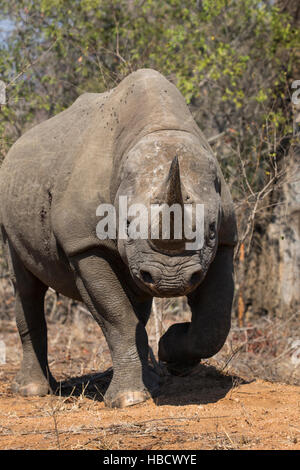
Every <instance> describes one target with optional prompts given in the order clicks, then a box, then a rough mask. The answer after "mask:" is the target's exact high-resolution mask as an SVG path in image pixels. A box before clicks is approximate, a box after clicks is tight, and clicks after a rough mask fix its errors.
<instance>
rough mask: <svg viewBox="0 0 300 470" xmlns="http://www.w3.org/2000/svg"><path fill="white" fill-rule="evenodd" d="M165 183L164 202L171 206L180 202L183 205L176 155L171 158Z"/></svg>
mask: <svg viewBox="0 0 300 470" xmlns="http://www.w3.org/2000/svg"><path fill="white" fill-rule="evenodd" d="M165 184H166V191H165V198H164V199H165V200H164V202H165V203H166V204H168V205H169V206H171V205H172V204H180V205H181V206H182V207H183V197H182V191H181V182H180V169H179V162H178V157H177V155H176V156H175V157H174V158H173V160H172V163H171V167H170V170H169V174H168V177H167V180H166V182H165Z"/></svg>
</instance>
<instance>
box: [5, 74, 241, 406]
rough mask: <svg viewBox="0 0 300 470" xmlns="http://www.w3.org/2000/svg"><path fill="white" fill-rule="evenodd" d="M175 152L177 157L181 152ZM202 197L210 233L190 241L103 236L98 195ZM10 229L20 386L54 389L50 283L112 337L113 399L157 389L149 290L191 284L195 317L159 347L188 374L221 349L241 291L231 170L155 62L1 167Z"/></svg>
mask: <svg viewBox="0 0 300 470" xmlns="http://www.w3.org/2000/svg"><path fill="white" fill-rule="evenodd" d="M172 162H173V163H172ZM120 195H127V196H128V198H129V204H130V203H131V202H142V203H144V204H146V205H147V206H149V204H150V203H151V202H157V201H159V202H161V201H166V199H167V200H168V201H172V200H179V199H180V200H181V203H184V202H189V203H194V204H195V203H202V204H203V203H204V205H205V244H204V247H203V248H202V249H201V250H198V251H194V252H187V251H185V249H184V246H183V245H182V244H180V242H179V244H178V243H177V242H175V243H174V240H173V241H172V240H171V241H165V240H157V241H156V242H153V241H150V242H149V241H148V240H130V239H129V240H127V241H124V240H117V241H115V240H105V241H101V240H99V239H98V238H97V236H96V225H97V222H99V218H98V217H97V216H96V208H97V206H98V205H99V204H100V203H101V202H112V203H114V204H115V205H116V206H118V198H119V196H120ZM0 200H1V207H0V226H1V232H2V236H3V240H4V247H5V253H6V256H7V260H8V264H9V269H10V273H11V277H12V280H13V283H14V285H15V291H16V317H17V326H18V329H19V333H20V337H21V341H22V345H23V361H22V365H21V369H20V371H19V373H18V374H17V376H16V378H15V380H14V382H13V384H12V389H13V390H14V391H15V392H18V393H20V394H22V395H45V394H46V393H48V391H49V387H51V388H52V389H53V388H55V380H54V378H53V377H52V375H51V373H50V370H49V367H48V362H47V331H46V323H45V318H44V296H45V292H46V290H47V288H48V286H50V287H52V288H53V289H55V290H56V291H57V292H59V293H61V294H64V295H66V296H68V297H71V298H73V299H77V300H81V301H83V302H84V303H85V304H86V306H87V307H88V309H89V310H90V311H91V313H92V315H93V316H94V318H95V319H96V321H97V322H98V323H99V325H100V326H101V328H102V330H103V332H104V335H105V337H106V340H107V342H108V345H109V348H110V351H111V355H112V360H113V366H114V374H113V379H112V382H111V384H110V386H109V388H108V390H107V392H106V395H105V403H106V404H107V405H108V406H114V407H124V406H129V405H132V404H135V403H139V402H141V401H144V400H146V399H147V397H148V396H149V394H150V393H152V394H153V393H156V392H157V389H158V380H157V377H156V376H155V374H154V373H153V372H152V371H150V369H149V367H148V362H147V360H148V340H147V334H146V331H145V325H146V322H147V320H148V317H149V314H150V310H151V303H152V298H153V297H154V296H159V297H170V296H172V297H175V296H179V295H187V297H188V302H189V305H190V308H191V312H192V320H191V322H190V323H181V324H176V325H173V326H171V328H170V329H169V330H168V331H167V332H166V333H165V334H164V335H163V337H162V338H161V339H160V343H159V357H160V359H161V360H162V361H164V362H166V364H167V366H168V368H169V370H171V371H173V372H174V373H181V372H182V371H185V370H187V369H188V368H190V367H192V366H194V365H195V364H197V363H198V362H199V361H200V360H201V359H202V358H206V357H210V356H212V355H214V354H215V353H217V352H218V351H219V349H220V348H221V347H222V345H223V343H224V341H225V339H226V337H227V334H228V331H229V328H230V311H231V304H232V297H233V289H234V286H233V266H232V255H233V247H234V245H235V243H236V224H235V217H234V212H233V206H232V201H231V198H230V194H229V191H228V188H227V186H226V184H225V181H224V178H223V176H222V173H221V171H220V168H219V166H218V163H217V161H216V159H215V157H214V156H213V153H212V151H211V149H210V147H209V145H208V144H207V142H206V141H205V138H204V137H203V135H202V133H201V131H200V130H199V128H198V127H197V125H196V123H195V121H194V120H193V118H192V116H191V114H190V112H189V110H188V108H187V106H186V103H185V101H184V99H183V97H182V95H181V94H180V93H179V91H178V90H177V89H176V87H175V86H173V85H172V84H171V83H170V82H168V81H167V80H166V79H165V78H164V77H162V76H161V75H160V74H159V73H158V72H156V71H153V70H148V69H143V70H139V71H137V72H134V73H132V74H130V75H129V76H128V77H127V78H126V79H124V80H123V81H122V82H121V83H120V84H119V86H118V87H116V88H115V89H113V90H112V91H110V92H107V93H103V94H93V93H87V94H84V95H82V96H80V97H79V98H78V99H77V100H76V101H75V103H74V104H73V105H72V106H71V107H70V108H68V109H67V110H66V111H64V112H62V113H60V114H58V115H57V116H55V117H53V118H52V119H49V120H48V121H46V122H43V123H41V124H39V125H38V126H36V127H34V128H33V129H31V130H30V131H29V132H27V133H25V134H24V135H23V136H22V137H21V138H20V139H19V140H18V141H17V142H16V143H15V144H14V145H13V147H12V148H11V150H10V151H9V153H8V154H7V156H6V159H5V161H4V163H3V165H2V167H1V170H0Z"/></svg>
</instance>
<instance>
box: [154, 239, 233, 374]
mask: <svg viewBox="0 0 300 470" xmlns="http://www.w3.org/2000/svg"><path fill="white" fill-rule="evenodd" d="M233 292H234V281H233V248H232V247H228V246H221V247H219V249H218V252H217V254H216V257H215V259H214V261H213V263H212V264H211V266H210V268H209V271H208V273H207V276H206V278H205V279H204V281H203V282H202V284H201V285H200V286H199V287H198V288H197V289H196V291H194V292H193V293H192V294H191V295H190V296H188V302H189V306H190V308H191V311H192V321H191V322H190V323H178V324H175V325H172V326H171V327H170V328H169V329H168V331H167V332H166V333H165V334H164V335H163V336H162V338H161V339H160V342H159V358H160V360H161V361H163V362H166V363H167V367H168V369H169V370H170V372H172V373H174V374H178V375H181V374H184V373H186V372H188V371H189V370H190V369H192V368H193V367H194V366H195V365H197V364H198V362H199V361H200V360H201V359H205V358H208V357H211V356H213V355H214V354H216V353H217V352H218V351H219V350H220V349H221V347H222V346H223V344H224V342H225V340H226V338H227V335H228V333H229V330H230V323H231V307H232V299H233Z"/></svg>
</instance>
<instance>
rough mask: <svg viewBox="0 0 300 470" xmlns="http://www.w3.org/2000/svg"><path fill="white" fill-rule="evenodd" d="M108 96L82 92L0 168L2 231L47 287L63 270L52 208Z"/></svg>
mask: <svg viewBox="0 0 300 470" xmlns="http://www.w3.org/2000/svg"><path fill="white" fill-rule="evenodd" d="M108 94H109V93H104V94H95V93H86V94H84V95H82V96H80V97H79V98H78V99H77V100H76V101H75V102H74V104H73V105H72V106H70V107H69V108H68V109H66V110H65V111H63V112H62V113H59V114H58V115H56V116H55V117H53V118H51V119H49V120H47V121H45V122H42V123H41V124H39V125H37V126H35V127H34V128H32V129H31V130H29V131H28V132H26V133H25V134H24V135H23V136H22V137H21V138H20V139H18V140H17V142H16V143H15V144H14V145H13V146H12V148H11V149H10V151H9V152H8V154H7V156H6V158H5V160H4V162H3V165H2V167H1V169H0V201H1V203H0V223H1V225H2V229H4V231H5V233H6V234H7V236H8V238H9V240H10V242H11V243H12V245H13V246H14V248H15V249H16V251H17V252H18V254H19V255H20V257H21V259H22V261H23V262H24V264H25V265H26V266H27V267H28V269H30V270H31V271H32V272H33V273H34V274H36V275H37V276H38V277H39V278H40V279H41V280H42V281H43V282H45V283H46V284H48V285H50V286H52V285H51V284H55V281H53V279H55V278H57V277H59V278H61V276H60V271H63V272H64V274H66V273H65V270H66V267H67V269H68V263H65V262H64V260H63V259H62V256H61V253H60V252H59V249H58V246H57V243H56V239H55V236H54V234H53V229H52V223H51V212H52V206H55V205H56V204H57V203H58V202H59V200H60V198H61V197H62V196H63V194H64V191H65V190H66V188H67V186H68V181H69V178H70V175H71V174H72V171H73V169H74V166H76V160H77V158H78V156H80V155H81V153H82V151H83V150H82V149H83V147H84V146H85V142H84V140H85V136H86V134H87V133H88V130H89V128H90V126H91V123H93V122H94V120H95V113H96V114H97V113H98V109H99V106H101V104H102V103H103V101H105V99H106V97H107V95H108ZM45 266H46V267H47V269H45ZM53 287H54V288H55V287H56V286H53Z"/></svg>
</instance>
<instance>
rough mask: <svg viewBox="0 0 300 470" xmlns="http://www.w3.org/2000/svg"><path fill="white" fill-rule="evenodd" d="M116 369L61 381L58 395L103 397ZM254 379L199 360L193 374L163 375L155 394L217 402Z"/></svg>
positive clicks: (160, 399) (166, 399) (161, 401)
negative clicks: (221, 370)
mask: <svg viewBox="0 0 300 470" xmlns="http://www.w3.org/2000/svg"><path fill="white" fill-rule="evenodd" d="M112 374H113V372H112V369H111V368H110V369H107V370H106V371H105V372H103V373H98V374H88V375H84V376H81V377H72V378H70V379H68V380H66V381H63V382H60V386H59V388H58V390H57V394H58V395H62V396H69V395H72V396H80V395H82V394H84V396H85V397H88V398H91V399H93V400H97V401H103V397H104V395H105V392H106V390H107V388H108V386H109V384H110V381H111V379H112ZM245 383H250V382H247V381H245V380H244V379H242V378H241V377H238V376H235V375H226V374H224V373H222V372H220V371H219V370H218V369H216V368H215V367H213V366H207V365H202V364H199V365H198V366H197V368H196V369H195V370H194V371H193V372H191V373H190V374H189V375H186V376H184V377H178V376H174V375H164V376H163V377H161V385H160V394H159V395H158V396H156V397H153V400H154V402H155V404H156V405H157V406H163V405H173V406H185V405H195V404H198V405H201V404H203V405H204V404H207V403H215V402H217V401H219V400H220V399H222V398H223V397H225V395H227V393H228V392H229V391H230V390H231V389H233V388H234V387H237V386H238V385H240V384H245Z"/></svg>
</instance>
